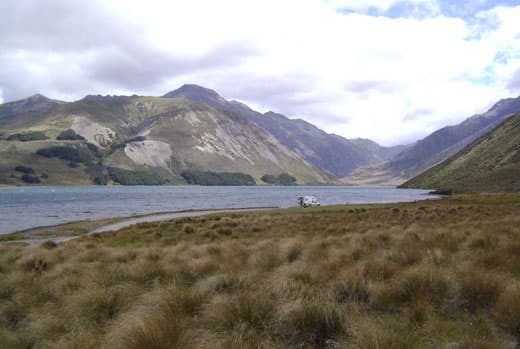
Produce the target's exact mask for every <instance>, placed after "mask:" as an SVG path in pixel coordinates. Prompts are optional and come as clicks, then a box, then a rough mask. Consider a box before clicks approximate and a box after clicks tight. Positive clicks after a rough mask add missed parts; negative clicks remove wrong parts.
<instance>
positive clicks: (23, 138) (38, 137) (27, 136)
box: [7, 131, 49, 142]
mask: <svg viewBox="0 0 520 349" xmlns="http://www.w3.org/2000/svg"><path fill="white" fill-rule="evenodd" d="M46 139H49V137H47V136H46V135H45V133H44V132H40V131H36V132H28V133H14V134H12V135H10V136H9V137H7V140H8V141H20V142H31V141H43V140H46Z"/></svg>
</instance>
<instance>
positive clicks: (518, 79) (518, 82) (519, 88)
mask: <svg viewBox="0 0 520 349" xmlns="http://www.w3.org/2000/svg"><path fill="white" fill-rule="evenodd" d="M507 87H508V88H509V89H510V90H512V91H513V92H515V93H520V68H518V70H517V71H516V72H515V74H514V75H513V77H512V78H511V80H510V81H509V83H508V84H507Z"/></svg>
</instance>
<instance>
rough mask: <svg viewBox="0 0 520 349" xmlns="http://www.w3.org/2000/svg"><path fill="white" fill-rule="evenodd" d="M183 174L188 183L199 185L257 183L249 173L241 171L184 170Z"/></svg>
mask: <svg viewBox="0 0 520 349" xmlns="http://www.w3.org/2000/svg"><path fill="white" fill-rule="evenodd" d="M181 176H182V177H183V178H184V179H185V180H186V182H188V184H197V185H255V184H256V182H255V180H254V179H253V177H251V176H250V175H248V174H245V173H240V172H210V171H207V172H205V171H195V170H190V171H184V172H182V173H181Z"/></svg>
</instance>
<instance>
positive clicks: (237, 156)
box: [0, 95, 331, 184]
mask: <svg viewBox="0 0 520 349" xmlns="http://www.w3.org/2000/svg"><path fill="white" fill-rule="evenodd" d="M187 171H188V172H189V171H191V172H190V173H191V177H190V178H194V175H193V173H196V175H197V176H198V177H197V178H199V177H201V176H202V177H203V176H206V177H208V176H212V175H211V174H205V173H204V172H207V171H211V172H231V173H235V172H237V173H242V174H245V175H249V176H252V179H253V180H254V181H256V182H258V183H261V180H260V178H261V177H262V176H263V175H265V174H270V175H280V174H282V173H287V174H289V175H290V176H293V177H295V178H296V180H297V183H300V184H317V183H326V182H329V181H330V180H331V179H330V178H329V177H328V176H327V175H326V174H324V173H323V172H321V171H320V170H319V169H316V168H315V167H313V166H312V165H311V164H309V163H308V162H307V161H305V159H303V158H302V157H301V156H300V155H299V154H297V153H296V152H294V151H292V150H291V149H289V148H287V147H286V146H284V145H283V144H281V143H280V142H278V141H277V140H276V139H275V138H274V137H272V136H271V135H270V134H269V133H268V132H266V131H265V130H264V129H262V128H261V127H258V126H257V125H256V124H255V123H254V122H251V121H250V120H249V119H247V118H245V117H242V116H240V115H238V114H236V113H233V112H230V111H226V110H225V109H223V108H219V109H216V108H215V107H213V106H212V105H211V104H209V103H205V102H201V101H196V100H192V99H185V98H159V97H139V96H128V97H127V96H87V97H86V98H83V99H81V100H79V101H76V102H72V103H62V102H59V101H53V100H50V99H48V98H45V97H43V96H39V95H36V96H33V97H30V98H27V99H25V100H21V101H17V102H12V103H6V104H3V105H0V184H22V183H38V182H39V183H42V184H91V183H99V184H103V183H107V182H115V183H121V184H162V183H173V184H175V183H186V179H185V177H184V176H183V173H185V172H187ZM193 171H196V172H193ZM201 173H202V174H201ZM225 178H231V179H238V180H240V181H242V182H249V179H247V178H246V179H245V180H243V179H244V177H243V176H242V177H241V176H239V175H233V174H230V175H226V176H225ZM210 179H211V178H210Z"/></svg>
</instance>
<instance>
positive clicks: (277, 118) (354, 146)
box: [163, 85, 403, 178]
mask: <svg viewBox="0 0 520 349" xmlns="http://www.w3.org/2000/svg"><path fill="white" fill-rule="evenodd" d="M163 98H185V99H189V100H193V101H198V102H203V103H206V104H209V105H211V106H213V107H215V108H217V109H219V110H223V111H225V112H227V113H230V114H232V115H235V116H236V117H237V118H240V117H243V118H247V119H248V120H250V121H252V122H254V123H255V124H257V125H258V126H259V127H261V128H262V129H264V130H265V131H266V132H268V133H269V134H270V135H271V136H272V137H274V138H275V139H276V140H277V141H278V142H279V143H281V144H283V145H284V146H285V147H287V148H289V149H290V150H292V151H293V152H295V153H297V154H298V155H300V156H301V157H302V158H303V159H305V160H306V161H307V162H309V163H310V164H312V165H313V166H315V167H317V168H318V169H320V170H321V171H323V172H325V173H327V174H328V175H330V176H331V177H334V178H341V177H343V176H345V175H346V174H348V173H349V172H351V171H352V170H354V169H355V168H357V167H359V166H364V165H369V164H376V163H381V162H384V161H386V160H388V159H390V158H392V157H393V156H395V155H396V154H397V153H398V152H400V151H401V150H403V148H402V147H401V146H398V147H389V148H386V147H381V146H379V145H378V144H377V143H375V142H372V141H370V140H363V139H355V140H348V139H345V138H343V137H341V136H338V135H334V134H329V133H326V132H325V131H323V130H320V129H319V128H317V127H316V126H314V125H312V124H310V123H308V122H306V121H304V120H302V119H289V118H287V117H286V116H284V115H282V114H278V113H274V112H271V111H270V112H267V113H264V114H262V113H259V112H256V111H254V110H252V109H251V108H249V107H248V106H247V105H245V104H243V103H240V102H237V101H227V100H225V99H224V98H222V97H221V96H220V95H218V93H216V92H215V91H213V90H210V89H207V88H204V87H201V86H197V85H183V86H182V87H180V88H179V89H177V90H174V91H171V92H169V93H167V94H165V95H164V96H163Z"/></svg>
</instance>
